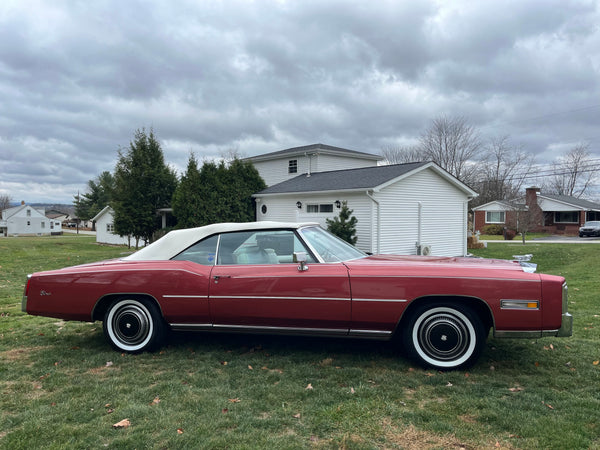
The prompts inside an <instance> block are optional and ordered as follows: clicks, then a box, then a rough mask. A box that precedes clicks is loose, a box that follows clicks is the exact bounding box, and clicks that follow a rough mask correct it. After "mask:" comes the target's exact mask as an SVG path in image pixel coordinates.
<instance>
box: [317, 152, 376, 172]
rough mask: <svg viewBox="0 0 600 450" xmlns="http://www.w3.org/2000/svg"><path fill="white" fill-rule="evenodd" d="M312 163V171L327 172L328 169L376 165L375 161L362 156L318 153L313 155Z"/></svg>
mask: <svg viewBox="0 0 600 450" xmlns="http://www.w3.org/2000/svg"><path fill="white" fill-rule="evenodd" d="M312 165H313V167H312V171H313V172H328V171H330V170H340V169H360V168H361V167H374V166H376V165H377V161H373V160H370V159H362V158H348V157H343V156H335V155H323V154H319V155H317V156H316V157H314V156H313V161H312Z"/></svg>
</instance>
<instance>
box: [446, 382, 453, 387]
mask: <svg viewBox="0 0 600 450" xmlns="http://www.w3.org/2000/svg"><path fill="white" fill-rule="evenodd" d="M452 386H454V385H453V384H452V383H450V382H449V381H448V384H447V385H446V387H452Z"/></svg>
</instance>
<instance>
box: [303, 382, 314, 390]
mask: <svg viewBox="0 0 600 450" xmlns="http://www.w3.org/2000/svg"><path fill="white" fill-rule="evenodd" d="M312 388H313V387H312V384H310V383H308V386H306V387H305V388H304V389H306V390H311V389H312Z"/></svg>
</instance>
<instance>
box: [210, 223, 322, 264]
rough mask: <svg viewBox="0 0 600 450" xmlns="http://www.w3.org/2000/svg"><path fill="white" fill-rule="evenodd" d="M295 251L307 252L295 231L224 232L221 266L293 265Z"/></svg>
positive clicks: (220, 247) (220, 243)
mask: <svg viewBox="0 0 600 450" xmlns="http://www.w3.org/2000/svg"><path fill="white" fill-rule="evenodd" d="M294 252H306V253H307V257H308V260H307V262H315V260H314V259H313V257H312V256H311V254H310V252H309V251H308V250H307V249H306V247H305V246H304V245H303V244H302V242H301V241H300V239H299V238H298V236H296V234H295V233H294V232H293V231H292V230H257V231H243V232H236V233H224V234H222V235H221V239H220V241H219V250H218V258H217V264H219V265H226V264H291V263H293V262H294Z"/></svg>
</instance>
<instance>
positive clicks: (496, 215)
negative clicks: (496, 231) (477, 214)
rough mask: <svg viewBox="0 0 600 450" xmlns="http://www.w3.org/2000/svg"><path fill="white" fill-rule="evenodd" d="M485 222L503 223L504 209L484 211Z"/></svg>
mask: <svg viewBox="0 0 600 450" xmlns="http://www.w3.org/2000/svg"><path fill="white" fill-rule="evenodd" d="M485 223H504V211H486V212H485Z"/></svg>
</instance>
